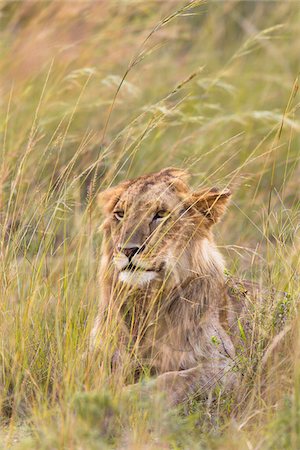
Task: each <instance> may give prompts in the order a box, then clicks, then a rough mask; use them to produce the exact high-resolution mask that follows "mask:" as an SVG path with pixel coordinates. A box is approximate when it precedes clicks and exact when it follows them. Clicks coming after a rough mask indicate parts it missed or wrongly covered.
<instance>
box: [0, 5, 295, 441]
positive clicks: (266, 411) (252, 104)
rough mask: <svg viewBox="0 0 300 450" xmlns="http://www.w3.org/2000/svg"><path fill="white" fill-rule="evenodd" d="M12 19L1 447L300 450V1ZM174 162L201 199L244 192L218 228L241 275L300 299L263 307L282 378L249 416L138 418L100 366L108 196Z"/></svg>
mask: <svg viewBox="0 0 300 450" xmlns="http://www.w3.org/2000/svg"><path fill="white" fill-rule="evenodd" d="M0 11H1V15H0V36H1V39H0V51H1V58H0V77H1V86H0V90H1V99H0V102H1V111H0V113H1V122H0V130H1V135H2V137H1V168H0V184H1V191H0V192H1V269H0V275H1V281H0V282H1V304H0V315H1V318H0V404H1V411H2V413H1V428H0V447H1V448H19V449H25V448H29V449H33V448H36V449H54V448H59V449H60V448H74V449H81V448H82V449H87V448H91V449H102V448H128V449H154V448H155V449H162V448H172V449H177V448H186V449H194V448H195V449H200V448H218V449H226V448H228V449H234V448H236V449H244V448H245V449H256V448H257V449H274V448H278V449H282V448H293V449H299V448H300V403H299V398H300V377H299V351H300V346H299V344H300V342H299V335H298V332H297V331H298V326H299V321H298V319H297V309H298V304H297V300H298V299H299V250H300V247H299V236H298V237H297V233H298V231H299V179H300V166H299V147H300V146H299V144H300V139H299V130H300V122H299V95H298V92H297V76H298V72H299V55H300V28H299V23H300V2H298V1H294V2H292V1H291V2H290V1H284V2H279V1H278V2H276V1H261V2H256V1H251V2H247V1H223V2H221V1H208V2H206V3H200V4H198V5H197V4H189V6H188V4H187V3H186V2H182V1H177V0H174V1H173V0H172V1H149V0H147V1H130V0H128V1H126V0H122V1H121V0H120V1H118V2H117V1H94V2H92V1H78V2H67V1H62V2H57V1H52V2H51V1H50V2H48V1H38V2H36V1H23V2H14V1H6V0H3V1H2V2H1V5H0ZM170 165H172V166H178V167H183V168H186V169H188V170H190V172H191V173H192V175H193V176H192V180H191V183H192V185H193V186H195V187H197V186H200V185H209V186H215V185H218V186H225V185H230V186H231V187H232V190H233V191H234V196H233V202H232V205H231V207H230V210H229V212H228V214H227V216H226V219H225V220H224V221H223V222H222V224H220V225H219V226H218V228H217V229H216V239H217V243H218V245H219V247H220V249H221V251H222V253H223V254H224V256H225V258H226V261H227V267H228V270H229V271H230V272H232V273H233V274H238V275H239V276H241V277H247V278H250V279H253V280H256V281H258V282H259V283H261V284H263V285H265V286H269V287H274V288H276V289H278V290H282V291H285V292H288V294H289V295H288V296H286V297H285V298H284V300H282V301H280V303H276V304H274V303H272V302H271V301H268V300H267V299H266V302H265V303H264V304H263V305H258V306H257V315H256V317H255V320H256V321H257V324H258V325H257V326H258V328H259V330H260V336H261V342H262V343H263V346H262V348H263V350H266V349H267V348H269V349H271V350H272V349H273V351H272V352H271V356H270V358H269V360H268V364H267V367H265V368H264V374H263V376H262V374H261V372H260V371H259V370H257V371H256V372H255V373H254V371H253V370H252V368H251V361H249V368H248V369H249V374H250V375H249V376H248V378H247V383H244V387H243V389H244V391H243V393H244V395H243V396H242V397H243V401H242V402H240V404H239V403H234V404H232V403H231V402H230V401H229V400H227V401H220V403H219V405H218V408H217V412H214V415H213V417H212V416H211V414H210V411H209V410H207V408H206V407H205V406H204V405H201V404H194V405H190V407H189V410H188V412H187V410H184V411H182V410H180V411H165V410H164V407H163V405H161V404H155V405H140V404H138V403H135V402H133V401H132V402H129V403H127V402H126V401H124V400H122V399H121V396H120V392H119V390H118V389H117V388H116V383H115V380H114V382H112V381H111V378H110V374H109V371H108V369H107V367H105V366H104V365H103V364H102V362H101V361H100V360H97V359H96V360H93V361H91V360H89V359H88V358H86V357H85V356H84V355H86V351H87V348H88V339H89V332H90V329H91V326H92V324H93V320H94V318H95V314H96V309H97V301H98V291H99V287H98V284H97V269H98V262H99V259H100V244H101V232H97V230H98V228H99V225H100V223H101V215H100V213H99V211H98V210H97V207H96V205H95V201H94V198H95V196H96V194H97V192H98V191H99V190H101V189H103V188H105V187H107V186H109V185H111V184H115V183H116V182H118V181H120V180H123V179H125V178H128V177H134V176H137V175H140V174H143V173H146V172H150V171H154V170H157V169H161V168H162V167H165V166H170ZM278 320H280V321H282V327H281V329H282V330H283V334H282V336H283V337H282V338H281V339H280V340H278V339H277V340H276V334H275V332H274V321H278ZM255 351H256V349H255ZM255 356H256V367H259V362H260V358H262V357H263V351H262V352H261V354H259V355H255Z"/></svg>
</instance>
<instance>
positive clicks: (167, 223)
mask: <svg viewBox="0 0 300 450" xmlns="http://www.w3.org/2000/svg"><path fill="white" fill-rule="evenodd" d="M184 176H185V174H184V172H182V171H180V170H177V169H165V170H163V171H161V172H159V173H156V174H151V175H148V176H144V177H140V178H137V179H136V180H132V181H126V182H124V183H122V184H121V185H119V186H117V187H116V188H112V189H110V190H108V191H105V192H104V193H102V194H100V200H101V203H102V205H103V207H104V210H105V213H106V224H105V227H106V230H107V231H108V234H109V239H110V248H111V259H112V261H111V264H113V266H114V268H115V270H116V271H117V274H118V279H119V281H121V282H124V283H128V284H131V285H143V284H147V283H150V282H152V281H153V280H163V279H164V278H165V276H166V274H167V273H169V272H170V271H172V269H174V267H175V266H176V265H177V264H181V263H182V261H183V259H184V258H185V256H186V255H185V251H186V249H187V247H188V246H190V245H191V244H192V242H193V240H194V239H197V240H198V241H199V239H203V240H204V239H207V238H209V234H210V228H211V225H212V223H214V222H215V221H216V220H217V217H214V216H213V213H214V212H216V208H214V205H213V204H212V202H211V200H212V198H213V199H214V200H216V198H217V201H215V204H216V205H217V203H218V207H219V208H220V207H221V205H220V203H221V200H220V199H221V198H223V199H225V198H226V199H227V198H228V196H229V195H230V194H229V191H226V192H225V191H223V192H222V193H220V192H218V191H216V190H209V191H208V190H205V191H201V193H202V194H199V193H197V194H196V193H192V192H191V191H190V190H189V188H188V186H187V185H186V184H185V182H184ZM201 195H202V197H201ZM209 195H210V196H211V198H209ZM208 199H209V200H210V201H209V202H208ZM212 205H213V207H212Z"/></svg>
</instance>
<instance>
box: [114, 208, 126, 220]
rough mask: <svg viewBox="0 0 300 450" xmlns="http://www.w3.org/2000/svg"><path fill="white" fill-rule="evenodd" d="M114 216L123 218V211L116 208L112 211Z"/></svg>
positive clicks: (118, 218)
mask: <svg viewBox="0 0 300 450" xmlns="http://www.w3.org/2000/svg"><path fill="white" fill-rule="evenodd" d="M114 216H115V218H116V219H117V220H122V219H123V218H124V211H123V210H121V209H118V210H117V211H114Z"/></svg>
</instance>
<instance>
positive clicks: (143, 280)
mask: <svg viewBox="0 0 300 450" xmlns="http://www.w3.org/2000/svg"><path fill="white" fill-rule="evenodd" d="M156 277H157V272H154V271H150V270H136V271H134V272H132V271H131V270H122V271H121V272H120V273H119V281H121V282H122V283H127V284H130V285H131V286H137V285H138V286H142V285H145V284H148V283H150V281H152V280H155V279H156Z"/></svg>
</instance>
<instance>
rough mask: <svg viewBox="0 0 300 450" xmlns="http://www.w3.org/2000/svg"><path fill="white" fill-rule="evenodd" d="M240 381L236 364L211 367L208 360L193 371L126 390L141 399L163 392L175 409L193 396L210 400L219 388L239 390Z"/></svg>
mask: <svg viewBox="0 0 300 450" xmlns="http://www.w3.org/2000/svg"><path fill="white" fill-rule="evenodd" d="M238 378H239V377H238V374H237V373H236V372H235V371H233V367H232V364H230V363H226V364H225V363H222V364H211V363H209V362H207V361H205V362H203V363H202V364H199V365H197V366H196V367H193V368H191V369H186V370H179V371H172V372H166V373H163V374H161V375H159V376H158V377H157V378H156V379H153V380H151V381H149V382H148V383H145V384H139V383H136V384H133V385H130V386H127V387H126V391H127V392H129V393H135V394H137V395H141V396H148V395H151V394H155V393H162V394H163V395H165V396H166V398H167V401H168V402H169V403H170V405H171V406H174V405H177V404H179V403H182V402H184V401H185V400H187V399H188V398H189V397H191V396H195V397H202V398H207V397H209V395H210V393H211V392H212V390H214V389H215V388H216V387H217V386H220V387H221V388H222V389H224V391H227V392H228V391H231V390H233V389H234V388H235V387H237V385H238Z"/></svg>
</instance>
